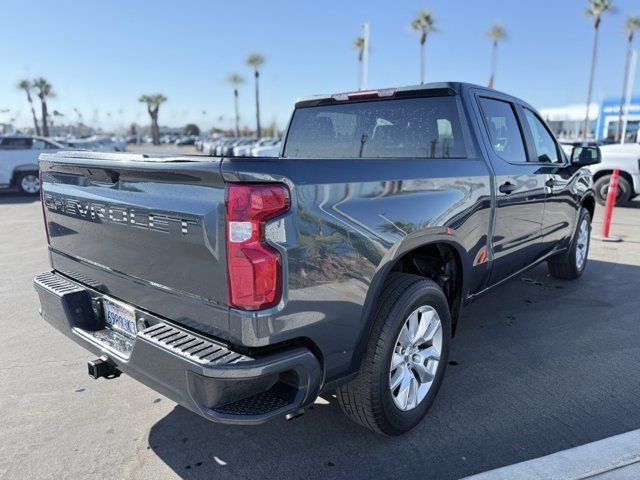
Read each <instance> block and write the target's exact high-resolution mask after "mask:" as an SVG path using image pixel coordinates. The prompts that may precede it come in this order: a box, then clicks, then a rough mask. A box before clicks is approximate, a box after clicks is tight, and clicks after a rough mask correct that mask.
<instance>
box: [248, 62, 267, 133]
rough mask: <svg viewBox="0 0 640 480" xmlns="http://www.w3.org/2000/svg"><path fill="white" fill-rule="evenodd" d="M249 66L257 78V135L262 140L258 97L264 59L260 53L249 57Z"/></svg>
mask: <svg viewBox="0 0 640 480" xmlns="http://www.w3.org/2000/svg"><path fill="white" fill-rule="evenodd" d="M246 62H247V65H249V66H250V67H251V68H253V73H254V76H255V78H256V135H257V136H258V138H260V134H261V130H260V97H259V95H258V78H259V77H260V71H259V69H260V67H261V66H262V65H263V64H264V57H263V56H262V55H260V54H259V53H252V54H251V55H249V57H247V60H246Z"/></svg>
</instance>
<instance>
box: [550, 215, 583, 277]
mask: <svg viewBox="0 0 640 480" xmlns="http://www.w3.org/2000/svg"><path fill="white" fill-rule="evenodd" d="M590 237H591V216H590V215H589V212H588V211H587V209H585V208H583V209H582V210H580V216H579V217H578V224H577V226H576V231H575V232H574V234H573V240H572V241H571V245H570V246H569V252H567V253H562V254H560V256H557V257H552V258H550V259H549V261H548V262H547V264H548V266H549V272H550V273H551V275H553V276H554V277H556V278H562V279H565V280H574V279H576V278H578V277H579V276H580V275H582V272H584V269H585V267H586V266H587V257H588V255H589V241H590Z"/></svg>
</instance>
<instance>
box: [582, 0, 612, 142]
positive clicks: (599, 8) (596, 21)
mask: <svg viewBox="0 0 640 480" xmlns="http://www.w3.org/2000/svg"><path fill="white" fill-rule="evenodd" d="M613 10H614V9H613V2H612V0H589V8H587V12H586V13H587V15H588V16H590V17H593V30H594V33H593V47H592V49H591V69H590V70H589V88H588V90H587V111H586V114H585V116H584V137H585V138H587V137H588V133H589V107H590V106H591V92H592V90H593V76H594V73H595V70H596V58H597V56H598V33H599V32H600V21H601V20H602V15H603V14H604V13H606V12H613Z"/></svg>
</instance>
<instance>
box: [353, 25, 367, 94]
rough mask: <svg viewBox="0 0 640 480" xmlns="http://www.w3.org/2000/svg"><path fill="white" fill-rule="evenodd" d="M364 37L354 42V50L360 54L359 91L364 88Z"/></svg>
mask: <svg viewBox="0 0 640 480" xmlns="http://www.w3.org/2000/svg"><path fill="white" fill-rule="evenodd" d="M364 47H365V41H364V37H358V38H356V39H355V41H354V42H353V49H354V50H355V51H356V52H358V90H360V89H361V88H362V61H363V60H364Z"/></svg>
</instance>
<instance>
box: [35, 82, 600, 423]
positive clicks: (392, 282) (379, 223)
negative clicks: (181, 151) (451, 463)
mask: <svg viewBox="0 0 640 480" xmlns="http://www.w3.org/2000/svg"><path fill="white" fill-rule="evenodd" d="M599 159H600V153H599V150H598V148H597V147H586V146H585V147H576V149H574V151H573V153H572V155H571V158H568V157H567V156H566V155H565V154H564V153H563V151H562V150H561V148H560V146H559V144H558V142H557V141H556V139H555V138H554V137H553V135H552V134H551V133H550V131H549V129H548V128H547V127H546V126H545V124H544V122H543V121H542V120H541V118H540V116H539V115H538V114H537V113H536V111H535V110H534V109H533V108H532V107H531V106H529V105H527V104H526V103H524V102H523V101H521V100H519V99H517V98H514V97H511V96H509V95H505V94H503V93H499V92H497V91H495V90H490V89H486V88H482V87H478V86H474V85H468V84H462V83H438V84H428V85H423V86H417V87H407V88H398V89H385V90H372V91H360V92H351V93H341V94H335V95H329V96H319V97H311V98H306V99H302V100H300V101H299V102H298V103H296V105H295V110H294V112H293V115H292V117H291V121H290V124H289V127H288V131H287V134H286V137H285V140H284V142H283V146H282V150H281V154H280V157H279V158H254V157H234V158H211V157H189V156H166V157H163V156H146V155H132V154H109V153H90V152H60V153H56V154H43V155H42V156H41V157H40V172H41V175H42V204H43V211H44V217H45V225H46V230H47V237H48V243H49V254H50V260H51V271H48V272H45V273H42V274H41V275H39V276H38V277H36V279H35V287H36V290H37V292H38V295H39V297H40V303H41V315H42V317H43V318H44V319H45V320H46V321H47V322H49V323H50V324H51V325H53V326H54V327H56V328H57V329H58V330H60V331H61V332H63V333H64V334H66V335H67V336H68V337H70V338H71V339H73V340H74V341H76V342H78V343H79V344H81V345H82V346H84V347H85V348H87V349H88V350H90V351H91V352H93V353H94V354H95V355H96V358H95V360H93V361H91V362H89V366H88V369H89V373H90V375H91V376H93V377H94V378H98V377H104V378H114V377H118V376H119V375H120V373H121V372H124V373H126V374H128V375H130V376H132V377H134V378H136V379H138V380H139V381H141V382H143V383H144V384H146V385H148V386H150V387H151V388H153V389H155V390H157V391H158V392H161V393H162V394H164V395H166V396H167V397H169V398H171V399H173V400H175V401H176V402H178V403H179V404H181V405H183V406H185V407H187V408H189V409H190V410H192V411H194V412H196V413H198V414H200V415H202V416H203V417H205V418H207V419H210V420H213V421H216V422H226V423H237V424H256V423H261V422H264V421H267V420H269V419H272V418H274V417H280V416H285V415H286V416H289V417H293V416H296V415H298V414H299V413H301V411H303V409H304V407H305V406H307V405H309V404H311V403H313V402H314V400H315V399H316V398H317V397H318V395H320V394H329V393H332V392H335V394H336V397H337V401H338V402H339V404H340V405H341V407H342V409H343V410H344V412H345V413H347V415H349V416H350V417H351V418H352V419H353V420H355V421H356V422H358V423H359V424H361V425H363V426H365V427H367V428H370V429H371V430H373V431H376V432H379V433H384V434H387V435H398V434H401V433H403V432H406V431H407V430H409V429H411V428H412V427H414V426H415V425H416V424H417V423H418V422H419V421H420V420H421V419H422V417H423V416H424V415H425V414H426V412H427V410H428V409H429V407H430V405H431V404H432V402H433V400H434V397H435V395H436V393H437V391H438V389H439V387H440V385H441V383H442V380H443V376H444V373H445V368H446V366H447V363H448V356H449V347H450V343H451V338H452V336H453V334H454V332H455V330H456V328H459V327H460V323H461V318H462V310H463V307H464V306H465V305H466V304H468V303H469V302H471V301H472V300H474V299H475V298H477V297H478V296H479V295H482V294H484V293H485V292H487V291H489V290H490V289H492V288H493V287H495V286H497V285H499V284H501V283H503V282H505V280H507V279H509V278H511V277H513V276H516V275H518V274H520V273H522V272H523V271H524V270H526V269H528V268H531V267H532V266H534V265H536V264H539V263H540V262H543V261H546V262H547V263H548V266H549V270H550V272H551V274H552V275H554V276H555V277H558V278H563V279H575V278H577V277H579V276H580V275H581V274H582V272H583V271H584V269H585V266H586V263H587V254H588V249H589V233H590V224H591V218H592V217H593V212H594V207H595V199H594V192H593V188H592V178H591V173H590V171H589V168H586V166H587V165H591V164H594V163H597V162H598V161H599ZM495 298H496V301H499V297H498V296H496V297H495Z"/></svg>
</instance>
